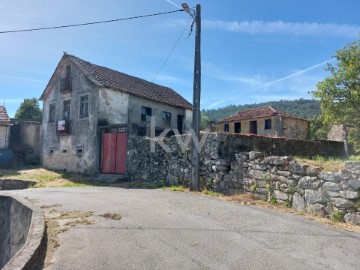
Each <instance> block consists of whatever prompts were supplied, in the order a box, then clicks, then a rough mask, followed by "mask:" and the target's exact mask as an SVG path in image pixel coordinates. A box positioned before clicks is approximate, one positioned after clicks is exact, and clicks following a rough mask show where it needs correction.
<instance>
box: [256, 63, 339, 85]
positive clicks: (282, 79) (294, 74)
mask: <svg viewBox="0 0 360 270" xmlns="http://www.w3.org/2000/svg"><path fill="white" fill-rule="evenodd" d="M333 61H335V59H330V60H327V61H324V62H321V63H319V64H316V65H313V66H311V67H308V68H305V69H302V70H299V71H296V72H294V73H291V74H289V75H287V76H285V77H282V78H279V79H276V80H273V81H270V82H267V83H265V84H263V85H262V87H269V86H271V85H273V84H277V83H279V82H282V81H285V80H288V79H290V78H292V77H296V76H299V75H301V74H304V73H305V72H308V71H310V70H313V69H316V68H319V67H322V66H324V65H325V64H327V63H330V62H333Z"/></svg>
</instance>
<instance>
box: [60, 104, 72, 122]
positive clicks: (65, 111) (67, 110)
mask: <svg viewBox="0 0 360 270" xmlns="http://www.w3.org/2000/svg"><path fill="white" fill-rule="evenodd" d="M69 119H70V100H65V101H64V109H63V119H62V120H69Z"/></svg>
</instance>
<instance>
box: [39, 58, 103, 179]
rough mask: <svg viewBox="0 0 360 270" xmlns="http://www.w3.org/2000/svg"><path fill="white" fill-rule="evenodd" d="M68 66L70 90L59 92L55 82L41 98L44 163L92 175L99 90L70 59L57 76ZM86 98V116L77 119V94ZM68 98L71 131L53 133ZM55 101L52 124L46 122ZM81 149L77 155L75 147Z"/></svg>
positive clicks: (95, 155) (94, 167)
mask: <svg viewBox="0 0 360 270" xmlns="http://www.w3.org/2000/svg"><path fill="white" fill-rule="evenodd" d="M67 65H70V66H71V77H72V92H71V93H65V94H63V93H61V92H60V86H59V83H58V84H54V85H53V86H52V87H53V88H52V89H51V91H50V94H49V95H48V96H47V97H46V98H45V100H44V106H43V123H42V130H43V140H42V141H43V145H42V157H43V165H44V167H46V168H50V169H55V170H67V171H70V172H81V173H86V174H94V173H96V171H97V169H98V162H99V161H98V156H99V155H98V151H99V149H98V146H97V140H96V138H97V137H96V133H97V123H98V118H97V112H98V100H99V98H98V95H99V92H98V89H97V87H96V85H95V84H94V83H92V82H91V81H90V80H89V79H88V78H87V76H85V75H84V73H83V72H81V71H80V70H79V69H78V68H77V66H76V65H74V64H73V63H72V62H71V61H69V60H68V61H64V62H63V63H61V64H60V65H59V67H58V70H57V71H56V72H55V74H57V75H58V76H59V78H60V77H63V76H65V70H66V66H67ZM84 95H88V97H89V116H88V117H86V118H80V97H81V96H84ZM65 100H70V133H69V134H60V133H57V132H56V126H57V121H58V120H63V102H64V101H65ZM50 104H55V108H56V114H55V123H49V106H50ZM79 149H82V151H83V152H82V153H81V154H79V153H78V150H79Z"/></svg>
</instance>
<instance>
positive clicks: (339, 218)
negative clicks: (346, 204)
mask: <svg viewBox="0 0 360 270" xmlns="http://www.w3.org/2000/svg"><path fill="white" fill-rule="evenodd" d="M343 216H344V215H343V214H342V213H341V212H340V211H335V212H334V213H332V214H331V220H332V221H334V222H341V221H342V220H343Z"/></svg>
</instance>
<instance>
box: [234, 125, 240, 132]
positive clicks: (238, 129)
mask: <svg viewBox="0 0 360 270" xmlns="http://www.w3.org/2000/svg"><path fill="white" fill-rule="evenodd" d="M234 132H235V133H240V132H241V123H240V122H236V123H234Z"/></svg>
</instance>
